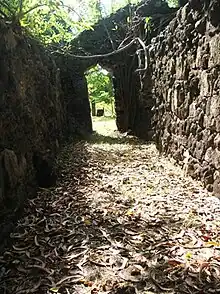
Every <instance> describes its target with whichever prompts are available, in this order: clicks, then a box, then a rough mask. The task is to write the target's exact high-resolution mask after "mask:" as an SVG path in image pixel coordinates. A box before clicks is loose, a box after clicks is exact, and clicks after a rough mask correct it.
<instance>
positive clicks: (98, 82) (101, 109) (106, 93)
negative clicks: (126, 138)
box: [86, 65, 116, 135]
mask: <svg viewBox="0 0 220 294" xmlns="http://www.w3.org/2000/svg"><path fill="white" fill-rule="evenodd" d="M86 78H87V84H88V93H89V101H90V107H91V116H92V123H93V130H94V131H98V132H99V133H100V132H101V133H102V134H103V135H104V134H105V133H106V135H107V134H108V130H109V128H112V129H116V124H115V99H114V88H113V79H114V77H113V76H112V74H111V73H110V72H108V71H107V70H105V69H103V68H102V67H101V66H100V65H96V66H95V67H92V68H90V69H89V70H88V71H87V72H86Z"/></svg>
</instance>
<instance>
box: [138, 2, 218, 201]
mask: <svg viewBox="0 0 220 294" xmlns="http://www.w3.org/2000/svg"><path fill="white" fill-rule="evenodd" d="M219 11H220V3H219V1H215V0H214V1H193V0H192V1H190V3H188V4H187V5H186V6H184V7H183V8H181V9H180V10H179V11H178V13H177V15H176V17H175V18H174V19H173V20H172V21H171V22H170V24H169V25H168V26H167V28H166V29H165V30H164V31H162V32H161V33H160V35H158V36H157V37H156V38H154V39H153V40H152V42H151V44H150V45H149V46H148V50H149V54H150V69H149V74H150V76H148V77H146V79H145V81H144V83H146V85H147V88H148V92H149V93H143V95H144V98H145V103H148V104H150V105H153V108H152V115H153V119H152V127H153V129H154V134H155V139H156V142H157V145H158V148H159V149H160V150H161V151H162V152H165V153H167V154H171V155H172V156H173V157H174V158H175V159H176V160H177V161H178V162H179V163H181V164H182V165H183V166H184V168H185V170H186V172H188V173H189V174H190V175H191V176H193V177H194V178H199V179H202V181H203V182H204V184H205V186H206V187H207V188H208V190H210V191H212V190H213V188H214V194H215V195H216V196H218V195H220V174H219V172H220V92H219V91H220V13H219ZM149 84H151V85H149ZM146 85H145V86H146ZM149 86H150V91H149ZM145 89H146V88H145ZM145 91H146V90H145Z"/></svg>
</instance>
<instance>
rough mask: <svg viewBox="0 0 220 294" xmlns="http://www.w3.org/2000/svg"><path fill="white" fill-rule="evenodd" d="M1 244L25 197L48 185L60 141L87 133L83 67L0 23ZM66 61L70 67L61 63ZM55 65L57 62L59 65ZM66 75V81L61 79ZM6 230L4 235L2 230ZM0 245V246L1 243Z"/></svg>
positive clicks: (86, 94) (89, 121) (86, 92)
mask: <svg viewBox="0 0 220 294" xmlns="http://www.w3.org/2000/svg"><path fill="white" fill-rule="evenodd" d="M0 40H1V42H0V244H3V240H4V237H5V234H7V233H8V231H10V230H8V229H4V224H5V223H7V226H6V228H7V227H9V228H11V227H12V225H11V223H12V219H13V217H14V216H16V215H17V214H18V212H19V210H20V209H22V206H23V203H24V200H25V199H26V198H27V197H28V196H32V197H33V196H34V194H35V191H36V189H35V188H36V187H37V185H39V184H40V185H44V186H45V185H49V182H51V180H52V179H54V175H53V173H52V166H53V162H54V159H55V155H56V153H57V151H58V149H59V146H60V143H61V142H62V141H64V139H65V138H66V137H67V136H74V135H76V134H77V133H78V134H79V133H80V132H82V131H83V130H84V131H87V132H89V131H91V118H90V107H89V101H88V91H87V85H86V81H85V77H84V73H83V71H80V68H78V67H76V66H75V64H74V63H73V62H72V63H71V61H70V60H63V59H62V60H58V59H56V60H55V59H54V58H53V57H51V56H50V54H49V53H47V52H46V51H45V50H44V48H43V47H42V46H40V45H39V44H37V43H36V41H34V40H30V39H28V38H27V37H25V36H24V35H23V33H22V32H21V30H15V29H14V30H13V29H12V28H11V27H10V25H9V24H5V23H4V22H3V21H0ZM65 62H66V63H68V64H69V65H71V67H65ZM58 64H59V65H58ZM64 79H65V82H64ZM3 232H5V233H3ZM0 247H1V245H0Z"/></svg>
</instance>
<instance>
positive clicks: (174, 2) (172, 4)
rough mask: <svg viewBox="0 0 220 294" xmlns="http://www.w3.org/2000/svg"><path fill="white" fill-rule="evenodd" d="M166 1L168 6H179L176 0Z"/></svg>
mask: <svg viewBox="0 0 220 294" xmlns="http://www.w3.org/2000/svg"><path fill="white" fill-rule="evenodd" d="M167 3H168V5H169V6H170V7H178V6H179V1H178V0H167Z"/></svg>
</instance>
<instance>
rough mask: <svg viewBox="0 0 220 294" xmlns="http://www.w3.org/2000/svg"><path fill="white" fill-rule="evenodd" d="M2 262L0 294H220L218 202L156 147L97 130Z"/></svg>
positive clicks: (35, 202) (65, 158) (75, 147)
mask: <svg viewBox="0 0 220 294" xmlns="http://www.w3.org/2000/svg"><path fill="white" fill-rule="evenodd" d="M95 129H96V130H97V131H98V132H99V133H94V134H93V135H92V137H91V138H90V139H89V140H87V141H86V140H85V141H80V142H78V143H75V144H69V145H68V146H66V147H65V148H64V150H63V151H62V153H61V154H60V156H59V158H58V159H57V168H58V170H59V180H58V183H57V186H56V187H53V188H50V189H41V190H40V191H39V193H38V195H37V197H36V198H34V199H32V200H29V201H28V203H27V204H26V208H25V213H24V217H23V218H22V219H21V220H20V221H19V222H18V225H17V228H16V230H15V232H14V233H13V234H11V239H12V246H11V248H7V249H6V250H5V252H4V253H3V255H2V256H0V266H1V268H0V277H1V281H0V293H10V294H12V293H13V294H21V293H39V294H41V293H42V294H44V293H62V294H63V293H65V294H75V293H78V294H84V293H85V294H86V293H91V294H96V293H99V294H101V293H111V294H113V293H118V294H119V293H121V294H122V293H127V294H128V293H129V294H133V293H141V294H142V293H143V294H147V293H148V294H153V293H170V294H171V293H220V280H219V279H220V250H219V249H220V230H219V226H220V201H219V200H218V199H217V198H215V197H213V196H211V195H210V194H209V193H208V192H207V191H205V190H204V189H203V188H202V187H201V186H200V184H199V183H198V182H195V181H193V180H192V179H191V178H189V177H186V176H184V174H183V172H182V170H181V169H180V167H178V166H176V165H175V164H174V163H172V162H171V161H170V160H169V159H168V158H165V157H163V156H160V155H159V154H158V151H157V150H156V148H155V146H154V145H153V144H144V143H143V142H141V141H139V140H138V139H136V138H134V137H131V136H124V135H119V134H118V133H117V132H116V131H114V123H113V122H112V121H110V120H109V121H106V122H105V123H104V125H103V122H95Z"/></svg>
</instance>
